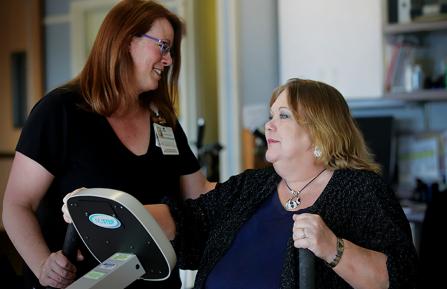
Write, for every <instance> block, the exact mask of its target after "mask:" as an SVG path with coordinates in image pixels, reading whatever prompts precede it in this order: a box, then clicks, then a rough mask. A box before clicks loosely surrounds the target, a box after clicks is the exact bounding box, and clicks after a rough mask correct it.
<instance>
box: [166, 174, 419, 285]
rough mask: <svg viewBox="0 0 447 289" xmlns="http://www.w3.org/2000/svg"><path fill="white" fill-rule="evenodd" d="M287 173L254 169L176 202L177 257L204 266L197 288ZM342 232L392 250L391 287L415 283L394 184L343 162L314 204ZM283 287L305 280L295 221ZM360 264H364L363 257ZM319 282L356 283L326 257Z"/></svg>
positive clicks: (381, 249)
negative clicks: (295, 243) (341, 274)
mask: <svg viewBox="0 0 447 289" xmlns="http://www.w3.org/2000/svg"><path fill="white" fill-rule="evenodd" d="M280 180H281V178H280V177H279V176H278V175H277V174H276V172H275V171H274V170H273V169H272V168H267V169H262V170H248V171H245V172H244V173H242V174H240V175H237V176H234V177H231V178H230V179H229V180H228V181H226V182H224V183H222V184H219V185H218V186H217V187H216V189H215V190H213V191H211V192H209V193H207V194H205V195H202V196H201V197H200V198H199V199H197V200H188V201H186V203H185V204H183V205H182V207H180V206H178V204H177V205H174V204H173V203H172V202H171V204H170V207H171V211H172V213H173V216H174V218H175V219H176V224H177V236H176V240H175V242H174V246H175V247H176V251H177V254H178V259H179V261H178V264H179V266H180V267H181V268H184V269H198V273H197V276H196V281H195V286H194V288H197V289H198V288H204V284H205V281H206V278H207V276H208V274H209V273H210V272H211V270H212V269H213V267H214V265H215V264H216V263H217V262H218V261H219V260H220V259H221V257H222V256H223V255H224V254H225V252H226V251H227V250H228V248H229V247H230V245H231V243H232V241H233V239H234V238H235V236H236V234H237V233H238V230H239V228H240V227H241V226H242V225H243V224H244V223H245V222H246V221H247V220H248V219H249V218H250V217H251V216H252V215H253V214H254V212H255V211H256V210H257V209H258V208H259V206H260V205H261V204H262V202H263V201H264V200H265V199H266V198H267V197H268V196H270V195H271V194H274V193H276V192H277V185H278V183H279V181H280ZM309 213H313V214H318V215H320V216H321V217H322V219H323V220H324V221H325V223H326V224H327V225H328V227H329V228H330V229H331V230H332V231H333V232H334V233H335V234H336V235H337V236H339V237H342V238H344V239H346V240H349V241H351V242H353V243H355V244H357V245H359V246H362V247H365V248H369V249H372V250H376V251H379V252H383V253H384V254H386V255H387V257H388V259H387V268H388V275H389V281H390V287H389V288H406V289H408V288H414V287H415V276H416V265H417V255H416V250H415V248H414V246H413V242H412V236H411V231H410V226H409V223H408V221H407V219H406V217H405V215H404V213H403V210H402V208H401V207H400V205H399V203H398V201H397V199H396V198H395V196H394V194H393V192H392V191H391V190H390V188H389V187H388V186H387V185H386V184H385V183H384V182H383V180H382V179H381V178H380V177H379V176H378V175H376V174H374V173H371V172H367V171H361V170H337V171H335V172H334V175H333V176H332V178H331V180H330V181H329V183H328V185H327V186H326V188H325V189H324V191H323V192H322V194H321V195H320V197H319V198H318V199H317V200H316V201H315V203H314V204H313V205H312V206H311V207H309ZM290 236H291V237H290V239H289V242H288V249H287V252H288V253H287V256H286V258H285V260H284V264H283V271H282V275H281V288H298V283H299V280H298V278H299V276H298V266H297V264H298V250H297V249H296V248H294V247H293V242H292V228H291V229H290ZM359 265H361V264H359ZM315 270H316V288H325V289H328V288H351V287H350V286H349V285H348V284H347V283H346V282H345V281H344V280H343V279H342V278H340V277H339V276H338V275H337V274H336V273H335V272H334V271H333V270H332V269H331V268H329V267H328V266H326V264H325V263H324V262H323V260H321V259H319V258H316V261H315Z"/></svg>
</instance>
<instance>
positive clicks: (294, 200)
mask: <svg viewBox="0 0 447 289" xmlns="http://www.w3.org/2000/svg"><path fill="white" fill-rule="evenodd" d="M325 170H326V169H323V170H322V171H321V172H319V173H318V174H317V175H316V176H315V177H313V178H312V179H311V180H310V181H308V182H307V184H305V185H304V187H302V188H301V190H298V191H295V190H293V189H292V188H291V187H290V186H289V184H288V183H287V181H286V180H285V179H283V180H284V183H285V184H286V187H287V189H288V190H289V192H290V194H291V195H292V196H291V197H290V199H288V200H287V202H286V204H285V205H284V208H286V210H287V211H293V210H295V209H296V208H298V206H299V205H300V204H301V197H300V194H301V192H302V191H303V190H304V189H305V188H306V187H307V186H308V185H310V184H311V183H312V182H313V181H315V179H316V178H318V177H319V176H320V175H321V174H322V173H323V172H324V171H325Z"/></svg>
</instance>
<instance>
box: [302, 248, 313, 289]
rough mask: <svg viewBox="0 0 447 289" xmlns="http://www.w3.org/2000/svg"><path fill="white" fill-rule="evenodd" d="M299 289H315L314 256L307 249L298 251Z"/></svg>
mask: <svg viewBox="0 0 447 289" xmlns="http://www.w3.org/2000/svg"><path fill="white" fill-rule="evenodd" d="M298 256H299V280H300V281H299V283H300V287H299V288H300V289H314V288H315V255H314V253H312V251H310V250H309V249H302V248H300V249H298Z"/></svg>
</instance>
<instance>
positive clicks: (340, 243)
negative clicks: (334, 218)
mask: <svg viewBox="0 0 447 289" xmlns="http://www.w3.org/2000/svg"><path fill="white" fill-rule="evenodd" d="M344 251H345V243H344V242H343V239H342V238H340V237H337V254H336V255H335V258H334V260H332V261H331V262H330V263H327V262H326V264H327V265H328V266H329V267H331V268H334V267H335V266H337V264H338V262H340V259H341V256H342V255H343V252H344Z"/></svg>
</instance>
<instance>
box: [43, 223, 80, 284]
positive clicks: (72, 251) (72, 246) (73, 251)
mask: <svg viewBox="0 0 447 289" xmlns="http://www.w3.org/2000/svg"><path fill="white" fill-rule="evenodd" d="M78 243H79V236H78V232H76V229H75V227H74V225H73V224H72V223H71V224H68V227H67V231H66V232H65V239H64V245H63V246H62V253H63V254H64V255H65V257H67V259H68V260H70V262H71V263H73V264H74V263H75V262H76V256H77V253H78ZM46 289H54V288H53V287H50V286H48V287H47V288H46Z"/></svg>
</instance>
